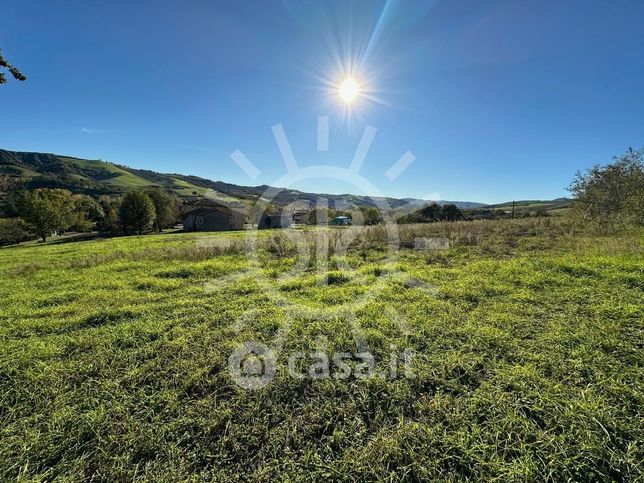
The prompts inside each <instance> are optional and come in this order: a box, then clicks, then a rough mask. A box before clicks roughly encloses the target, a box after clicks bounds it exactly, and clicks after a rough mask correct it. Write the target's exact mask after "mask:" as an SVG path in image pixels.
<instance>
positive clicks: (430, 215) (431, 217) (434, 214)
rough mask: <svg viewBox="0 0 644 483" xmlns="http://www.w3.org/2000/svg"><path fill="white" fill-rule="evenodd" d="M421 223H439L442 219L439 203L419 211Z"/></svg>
mask: <svg viewBox="0 0 644 483" xmlns="http://www.w3.org/2000/svg"><path fill="white" fill-rule="evenodd" d="M417 213H418V215H419V219H418V220H417V221H420V222H425V223H426V222H428V221H429V222H431V221H439V220H440V219H441V207H440V206H439V205H438V204H437V203H431V204H429V205H426V206H424V207H422V208H421V209H420V210H418V212H417Z"/></svg>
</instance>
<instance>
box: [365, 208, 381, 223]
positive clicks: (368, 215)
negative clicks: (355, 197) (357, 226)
mask: <svg viewBox="0 0 644 483" xmlns="http://www.w3.org/2000/svg"><path fill="white" fill-rule="evenodd" d="M361 211H362V217H363V219H364V224H365V225H377V224H378V223H380V222H381V221H382V216H380V211H378V208H373V207H372V208H363V209H362V210H361Z"/></svg>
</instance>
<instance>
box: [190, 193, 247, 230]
mask: <svg viewBox="0 0 644 483" xmlns="http://www.w3.org/2000/svg"><path fill="white" fill-rule="evenodd" d="M183 211H184V214H183V230H184V231H228V230H243V229H244V221H245V218H246V217H245V214H244V211H243V209H241V208H240V207H238V206H228V205H224V204H220V203H217V202H215V201H212V200H202V201H200V202H199V203H198V204H194V205H190V206H187V207H185V208H184V210H183Z"/></svg>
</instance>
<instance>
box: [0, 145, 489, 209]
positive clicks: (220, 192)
mask: <svg viewBox="0 0 644 483" xmlns="http://www.w3.org/2000/svg"><path fill="white" fill-rule="evenodd" d="M0 178H1V182H0V197H1V199H4V198H5V197H6V194H7V193H8V192H9V191H11V190H15V189H18V188H27V189H35V188H65V189H68V190H70V191H72V192H74V193H84V194H89V195H94V196H96V195H121V194H123V193H125V192H126V191H128V190H130V189H133V188H147V187H150V188H151V187H162V188H165V189H167V190H170V191H172V192H174V193H175V194H177V195H178V196H180V197H184V198H185V197H191V196H195V195H198V196H204V195H205V194H206V193H207V194H208V197H210V198H216V199H220V200H222V201H228V202H231V201H238V202H241V203H252V202H254V201H255V200H257V199H258V198H259V197H260V196H262V194H263V193H265V192H266V190H267V189H269V188H270V187H269V186H267V185H260V186H240V185H235V184H231V183H226V182H223V181H212V180H209V179H205V178H200V177H198V176H192V175H183V174H176V173H175V174H164V173H157V172H155V171H150V170H145V169H135V168H130V167H128V166H123V165H119V164H115V163H110V162H107V161H102V160H88V159H80V158H75V157H71V156H61V155H56V154H49V153H31V152H19V151H7V150H3V149H0ZM321 197H324V198H326V199H328V200H329V201H330V202H338V201H344V202H347V203H349V204H353V205H357V206H375V205H376V202H377V201H376V200H375V199H374V198H372V197H369V196H360V195H352V194H342V195H333V194H320V193H306V192H303V191H298V190H292V189H281V190H280V191H279V193H277V194H276V196H275V197H274V198H273V199H272V202H273V203H274V204H276V205H280V206H283V205H286V204H288V203H292V202H294V201H303V202H309V203H311V204H315V203H316V202H317V200H318V199H319V198H321ZM383 199H384V200H386V202H387V203H388V204H389V206H390V207H391V208H394V209H395V208H401V207H406V208H408V209H410V210H411V209H414V208H418V207H421V206H423V205H424V204H426V203H427V202H428V200H421V199H415V198H403V199H398V198H383ZM438 203H439V204H445V203H454V204H455V205H457V206H458V207H459V208H463V209H469V208H476V207H481V206H484V205H483V204H482V203H475V202H469V201H446V200H439V201H438Z"/></svg>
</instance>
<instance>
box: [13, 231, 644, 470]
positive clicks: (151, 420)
mask: <svg viewBox="0 0 644 483" xmlns="http://www.w3.org/2000/svg"><path fill="white" fill-rule="evenodd" d="M401 230H403V233H402V234H401V238H403V240H402V241H403V243H402V245H403V246H409V245H410V243H409V242H410V239H411V238H413V237H415V236H422V235H426V236H431V235H440V236H447V237H449V238H450V239H451V240H452V242H453V244H452V247H451V248H450V249H449V250H444V251H416V250H413V249H410V248H402V249H401V250H400V251H398V252H397V253H395V252H394V253H393V255H392V252H390V251H389V250H388V249H387V248H386V246H385V245H383V244H382V243H380V242H379V240H378V237H377V236H374V237H373V238H371V237H370V236H368V234H365V235H364V237H363V238H358V241H357V242H356V244H355V246H353V247H352V248H351V249H350V250H348V251H347V252H342V251H341V250H335V251H333V252H332V253H328V254H326V255H324V254H323V255H320V253H321V252H320V251H318V252H317V255H316V257H315V258H311V259H308V258H307V257H299V256H298V254H300V255H301V250H299V251H298V249H297V248H296V243H295V242H294V241H293V239H291V238H289V235H288V234H287V233H286V232H278V231H265V232H261V233H259V234H258V238H259V239H258V243H257V244H256V246H254V249H253V250H250V251H247V250H246V248H245V246H246V245H245V236H246V233H244V232H238V233H230V234H211V235H207V236H201V235H197V234H169V235H150V236H143V237H128V238H120V239H111V240H95V241H88V242H79V243H66V244H60V245H55V244H52V245H43V246H34V247H17V248H10V249H3V250H0V269H1V270H2V273H3V275H2V280H1V284H0V300H2V305H1V309H0V338H1V341H2V344H1V346H0V420H1V421H2V426H1V429H0V480H16V479H20V480H25V481H27V480H32V481H40V480H53V479H65V480H68V481H78V480H93V481H100V480H104V481H131V480H149V481H178V480H194V481H202V480H231V479H232V480H247V479H255V480H263V481H275V480H301V481H304V480H306V481H310V480H325V479H333V480H354V481H364V480H375V479H384V480H420V479H440V480H466V479H472V480H475V479H479V480H480V479H483V480H498V481H513V480H514V481H525V480H532V481H542V480H552V481H555V480H556V481H562V480H575V481H596V480H604V481H610V480H615V481H629V480H630V481H636V480H641V479H642V477H643V473H642V467H641V461H642V460H643V459H644V452H643V450H642V441H643V440H644V431H643V430H644V424H643V421H642V407H643V402H644V400H643V399H644V398H643V387H644V380H643V379H644V378H643V376H644V372H643V369H642V362H643V357H642V356H643V352H642V350H643V343H644V337H643V332H642V329H643V327H642V313H641V310H642V300H643V295H644V294H643V289H644V276H643V268H644V264H643V258H642V253H643V252H642V240H643V238H642V232H641V231H638V232H631V233H626V234H621V235H614V236H591V235H583V234H579V233H570V232H568V231H567V229H566V228H563V227H561V226H559V225H557V224H554V223H551V222H549V221H542V220H536V221H534V220H522V221H516V222H510V221H498V222H480V223H473V224H467V223H465V224H458V223H455V224H447V223H446V224H434V225H431V226H430V225H426V226H415V227H403V228H401ZM291 233H295V232H291ZM343 233H349V232H348V231H345V232H342V231H341V230H318V231H311V232H303V233H302V236H304V237H305V238H306V239H307V240H308V243H311V245H310V246H309V248H311V251H310V252H311V253H315V248H316V247H317V246H322V245H324V244H325V243H327V242H329V239H330V242H331V245H333V244H334V243H335V242H337V237H338V236H342V234H343ZM324 236H327V238H324ZM249 246H251V245H249ZM284 327H287V328H288V330H284V331H283V332H284V333H285V334H286V335H285V336H284V341H283V346H282V350H281V351H280V356H279V360H278V362H279V363H278V371H277V375H276V377H275V379H274V380H273V381H272V383H271V384H269V385H268V386H267V387H266V388H264V389H261V390H256V391H252V390H250V391H249V390H245V389H242V388H240V387H239V386H238V385H237V384H236V383H235V382H234V380H233V379H232V378H231V375H230V374H229V371H228V358H229V356H230V354H231V353H232V352H233V351H234V350H235V349H236V348H237V347H238V346H239V344H240V343H244V342H247V341H258V342H263V343H266V344H269V345H270V344H273V343H274V341H275V340H276V335H277V334H278V331H279V330H280V328H284ZM356 333H359V334H360V337H361V338H363V343H366V344H367V346H368V349H369V350H370V351H371V352H372V353H373V354H374V356H375V358H376V361H377V366H378V368H383V367H384V366H387V365H388V364H389V354H390V352H391V351H392V346H393V347H395V348H396V349H397V350H402V349H406V348H408V349H413V351H414V352H415V354H416V355H415V356H414V357H413V358H412V369H413V371H412V372H413V376H414V377H413V378H406V377H403V376H402V375H400V376H399V377H397V378H394V379H390V378H387V377H381V376H380V375H374V376H372V377H369V378H365V379H357V378H349V379H335V378H329V379H321V380H313V379H311V378H303V379H294V378H292V377H290V376H289V374H288V372H287V371H286V358H287V357H288V355H289V354H291V353H293V352H296V351H312V350H324V351H326V352H329V353H333V352H351V353H355V352H357V348H356Z"/></svg>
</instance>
